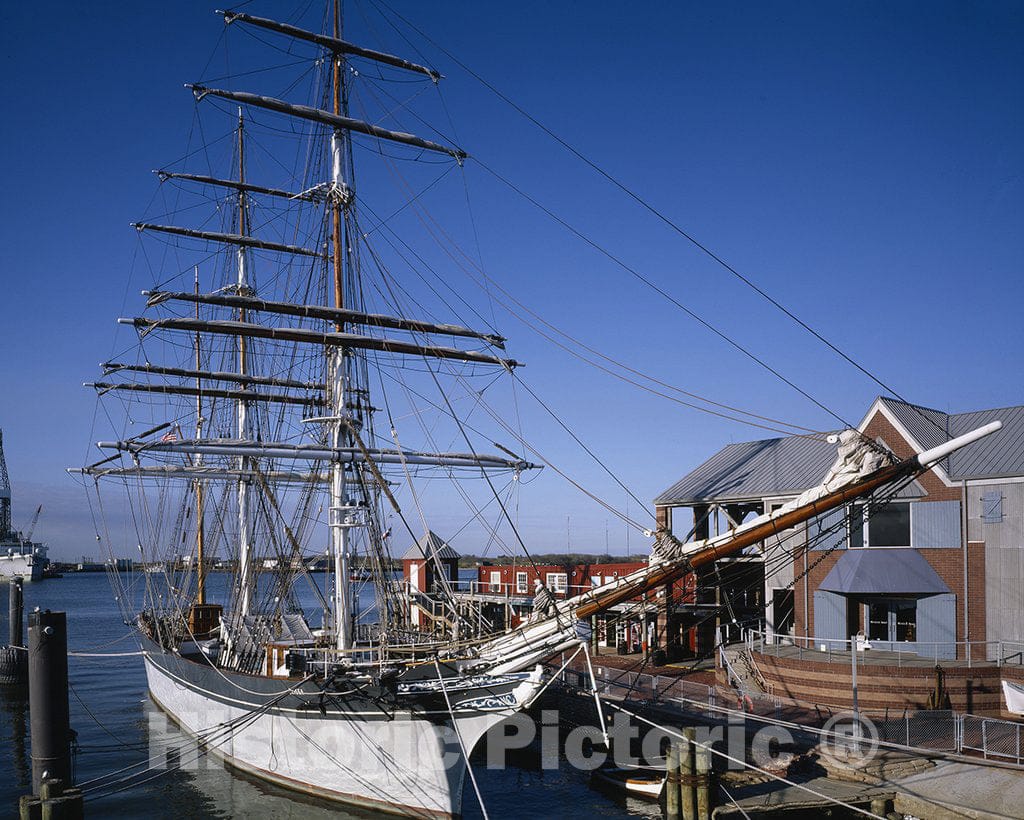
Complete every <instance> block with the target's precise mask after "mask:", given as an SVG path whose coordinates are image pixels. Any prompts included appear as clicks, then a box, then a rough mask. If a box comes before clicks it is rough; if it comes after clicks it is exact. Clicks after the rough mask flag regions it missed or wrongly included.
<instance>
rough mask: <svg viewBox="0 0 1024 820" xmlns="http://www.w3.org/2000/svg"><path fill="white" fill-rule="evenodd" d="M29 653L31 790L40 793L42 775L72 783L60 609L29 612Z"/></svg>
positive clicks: (63, 620)
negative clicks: (56, 610) (57, 610)
mask: <svg viewBox="0 0 1024 820" xmlns="http://www.w3.org/2000/svg"><path fill="white" fill-rule="evenodd" d="M28 656H29V662H28V711H29V718H30V724H31V727H32V790H33V791H34V792H35V793H36V794H39V786H40V784H41V783H42V782H43V778H44V777H45V778H57V779H59V780H61V781H63V782H64V783H65V784H68V785H70V784H71V726H70V718H69V715H68V629H67V616H66V615H65V614H64V613H63V612H50V610H46V611H45V612H32V613H29V616H28Z"/></svg>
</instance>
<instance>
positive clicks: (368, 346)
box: [118, 318, 523, 368]
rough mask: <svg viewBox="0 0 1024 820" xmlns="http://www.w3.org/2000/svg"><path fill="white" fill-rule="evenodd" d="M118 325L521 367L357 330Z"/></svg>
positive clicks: (153, 322) (166, 322)
mask: <svg viewBox="0 0 1024 820" xmlns="http://www.w3.org/2000/svg"><path fill="white" fill-rule="evenodd" d="M118 321H119V322H120V323H121V324H129V325H134V326H135V327H136V328H138V329H141V330H143V331H144V332H145V333H149V332H150V331H152V330H188V331H193V330H201V331H203V332H205V333H219V334H226V335H228V336H249V337H252V338H256V339H276V340H279V341H285V342H309V343H311V344H316V345H325V346H327V347H340V348H346V347H349V348H358V349H362V350H380V351H382V352H384V353H406V354H409V355H412V356H432V357H434V358H437V359H456V360H459V361H463V362H473V363H476V364H496V365H501V366H502V367H508V368H513V367H522V366H523V365H522V363H521V362H517V361H516V360H515V359H501V358H498V357H497V356H489V355H487V354H486V353H478V352H476V351H474V350H460V349H459V348H456V347H440V346H437V345H418V344H414V343H412V342H404V341H399V340H396V339H379V338H376V337H373V336H361V335H359V334H358V333H323V332H321V331H318V330H311V329H308V328H298V327H267V326H265V325H256V324H252V323H251V322H232V321H226V320H225V321H221V320H203V321H199V322H197V321H196V320H195V319H143V318H134V319H119V320H118Z"/></svg>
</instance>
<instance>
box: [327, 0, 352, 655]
mask: <svg viewBox="0 0 1024 820" xmlns="http://www.w3.org/2000/svg"><path fill="white" fill-rule="evenodd" d="M334 37H335V39H340V38H341V0H334ZM332 56H333V59H332V61H331V66H332V68H333V77H332V85H333V91H334V95H333V96H334V99H333V113H334V114H335V116H340V115H341V114H342V113H343V112H344V113H346V114H347V113H348V112H347V111H346V109H347V107H348V100H347V97H346V95H345V93H344V88H343V86H344V81H343V75H342V70H341V68H342V60H343V59H344V57H343V55H341V54H334V55H332ZM343 151H344V133H343V132H342V131H341V130H340V129H337V128H336V129H335V130H334V133H333V134H332V135H331V158H332V163H331V187H332V189H333V193H334V196H332V197H331V200H330V201H331V257H332V259H331V264H332V267H333V273H334V277H333V278H334V306H335V307H336V308H337V309H339V310H342V309H344V308H345V269H346V267H349V260H348V255H347V253H345V251H344V248H343V244H342V207H343V199H342V196H341V192H342V191H344V190H345V180H344V179H343V178H342V176H343V170H342V157H343ZM344 328H345V326H344V323H343V322H341V321H337V322H335V325H334V329H335V331H337V332H339V333H341V332H343V331H344ZM328 357H329V359H328V360H329V363H330V374H329V378H328V383H329V384H330V385H331V398H332V399H333V407H332V415H333V418H332V424H333V431H332V444H333V446H334V447H335V448H338V447H342V446H344V445H345V444H347V443H348V442H347V440H346V439H347V433H348V429H347V425H346V423H345V418H346V417H345V414H346V412H347V408H346V403H347V402H346V400H345V399H346V389H345V387H346V385H345V376H346V374H345V370H346V358H347V357H348V352H347V350H346V349H345V348H344V347H340V346H339V347H335V348H333V349H332V350H331V351H330V353H328ZM352 512H354V511H353V510H351V508H350V507H349V505H348V504H347V503H346V498H345V466H344V465H343V464H342V462H341V461H340V460H338V459H335V460H334V461H333V463H332V464H331V497H330V510H329V513H328V515H329V521H330V529H331V550H332V552H333V554H334V632H335V641H336V645H337V647H338V649H351V648H352V643H353V641H352V582H351V571H350V569H351V568H350V566H349V530H350V529H351V524H352V523H353V520H352V516H351V514H350V513H352Z"/></svg>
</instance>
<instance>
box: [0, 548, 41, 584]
mask: <svg viewBox="0 0 1024 820" xmlns="http://www.w3.org/2000/svg"><path fill="white" fill-rule="evenodd" d="M45 568H46V561H45V559H41V558H40V557H39V556H37V555H34V554H33V553H24V554H19V553H14V555H9V554H7V553H6V552H4V553H3V554H0V578H22V579H24V580H25V581H41V580H42V578H43V570H44V569H45Z"/></svg>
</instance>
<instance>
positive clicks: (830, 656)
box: [744, 629, 1024, 669]
mask: <svg viewBox="0 0 1024 820" xmlns="http://www.w3.org/2000/svg"><path fill="white" fill-rule="evenodd" d="M744 642H745V644H746V648H747V651H748V652H758V653H760V654H762V655H775V656H780V655H782V654H783V653H784V647H787V646H792V647H794V648H796V650H797V657H798V658H800V659H801V660H802V659H804V658H805V657H806V658H807V659H808V660H818V661H825V662H827V663H845V664H849V662H850V661H849V657H850V650H851V647H852V646H853V645H854V644H857V645H858V651H859V652H860V653H861V656H862V657H864V658H865V659H867V662H868V663H870V662H871V655H870V652H872V651H874V652H887V653H891V654H893V655H895V656H896V657H895V658H885V659H884V661H885V662H886V663H890V662H894V663H895V665H896V666H902V665H903V663H904V662H905V661H920V660H922V659H924V660H930V661H932V662H934V663H938V662H939V661H950V660H958V661H961V662H963V663H964V664H966V666H967V668H968V669H970V668H972V667H973V666H975V665H984V666H991V665H992V664H995V665H996V666H1010V665H1013V666H1022V665H1024V643H1020V642H1016V641H906V642H904V641H876V640H867V641H866V644H867V645H868V646H867V647H865V644H864V643H862V642H861V641H860V640H843V639H839V638H809V637H802V636H800V635H778V634H775V633H770V632H765V631H763V630H760V629H748V630H746V632H745V633H744ZM961 650H962V651H961ZM836 656H838V657H836Z"/></svg>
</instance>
